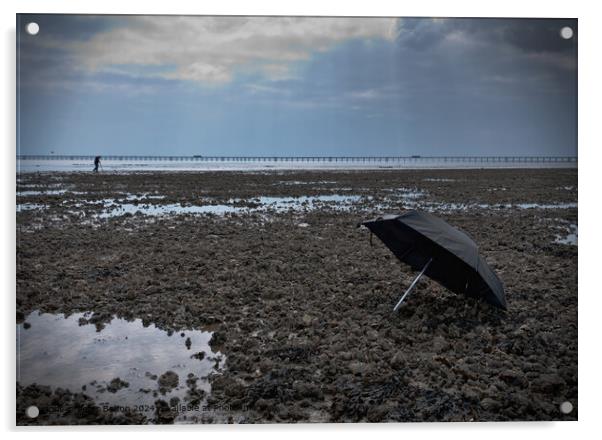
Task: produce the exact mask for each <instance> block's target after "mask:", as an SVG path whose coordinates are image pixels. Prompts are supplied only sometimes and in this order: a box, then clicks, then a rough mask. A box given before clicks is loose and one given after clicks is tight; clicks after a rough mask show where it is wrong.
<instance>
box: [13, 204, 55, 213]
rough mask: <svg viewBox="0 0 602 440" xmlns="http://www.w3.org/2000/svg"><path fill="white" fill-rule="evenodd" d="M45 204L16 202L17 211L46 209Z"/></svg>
mask: <svg viewBox="0 0 602 440" xmlns="http://www.w3.org/2000/svg"><path fill="white" fill-rule="evenodd" d="M46 208H48V206H47V205H41V204H39V203H18V204H17V212H21V211H31V210H34V209H46Z"/></svg>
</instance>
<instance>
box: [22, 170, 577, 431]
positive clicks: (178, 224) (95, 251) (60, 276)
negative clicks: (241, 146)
mask: <svg viewBox="0 0 602 440" xmlns="http://www.w3.org/2000/svg"><path fill="white" fill-rule="evenodd" d="M17 179H18V180H17V205H18V206H17V325H18V331H17V335H18V336H19V334H21V335H26V334H27V332H33V331H35V329H36V325H42V324H38V323H37V321H36V320H35V319H34V318H33V317H44V316H47V315H49V314H52V315H54V316H56V317H59V318H60V319H61V320H62V321H65V320H69V319H71V320H72V321H73V326H72V328H73V332H77V331H87V330H86V329H90V330H91V331H90V332H88V333H90V334H89V335H87V336H86V337H90V338H102V337H103V335H105V334H106V332H109V331H111V328H112V327H111V326H116V325H117V324H119V325H124V328H128V327H127V323H128V322H129V323H140V325H139V326H138V327H139V328H147V327H151V328H154V329H155V331H156V332H159V333H161V332H163V333H165V335H163V334H161V335H160V336H152V337H157V338H159V337H165V338H172V339H169V340H167V339H166V340H167V341H171V340H173V344H177V346H178V347H179V348H181V349H182V350H185V355H186V356H185V359H190V361H187V362H191V361H195V362H199V363H200V362H208V363H210V367H209V366H207V368H205V364H203V365H204V366H203V368H202V369H200V370H199V371H196V370H195V371H193V372H190V373H189V372H188V370H187V369H186V368H184V367H182V369H181V371H180V370H178V369H177V368H178V365H180V364H178V365H176V366H174V365H172V362H170V361H169V359H166V360H165V367H164V368H163V367H162V364H160V365H159V364H157V366H156V368H155V370H153V371H143V370H140V372H139V373H140V377H142V378H147V379H144V380H148V382H147V385H145V386H144V387H143V386H140V387H138V386H134V383H135V382H133V381H132V380H130V379H128V377H126V376H124V375H119V377H106V378H104V379H101V378H95V379H96V380H97V381H98V383H99V384H100V387H101V388H99V390H100V389H104V390H107V391H106V392H102V393H100V394H102V395H103V396H108V395H110V397H111V398H114V399H113V402H115V401H118V400H119V397H120V396H121V394H120V393H126V392H129V393H130V394H128V396H129V397H130V398H134V399H135V396H139V399H140V401H144V402H150V406H152V408H145V409H144V410H141V409H140V408H136V407H135V406H136V405H129V404H128V405H121V407H120V406H119V405H109V407H108V409H107V408H103V407H102V405H101V404H100V403H101V401H100V400H99V397H97V395H96V394H94V393H93V392H92V387H91V386H90V384H89V382H88V381H87V382H86V383H82V384H81V386H79V387H78V388H75V386H70V387H69V388H65V386H64V385H63V384H60V385H61V386H59V385H57V383H44V382H43V380H44V377H45V376H44V375H43V374H41V373H40V374H39V375H38V376H36V380H35V383H34V382H31V381H30V380H29V378H28V377H25V376H23V377H22V378H21V381H18V383H17V423H18V424H54V423H60V424H82V423H86V424H90V423H113V424H119V423H172V422H176V423H178V422H180V423H216V422H221V423H224V422H234V423H273V422H405V421H493V420H495V421H506V420H576V419H577V416H578V404H577V249H578V247H577V245H576V244H577V243H576V236H577V171H576V170H572V169H556V170H554V169H539V170H517V169H514V170H502V169H499V170H420V171H412V170H381V171H349V172H343V171H336V172H334V171H331V172H328V171H316V172H310V171H301V172H286V171H282V172H281V171H278V172H254V173H251V172H247V173H239V172H206V173H187V172H177V173H168V172H165V173H159V172H154V173H144V172H141V173H99V174H98V175H93V174H91V173H26V174H21V175H18V176H17ZM406 209H424V210H428V211H430V212H433V213H434V214H436V215H438V216H440V217H442V218H443V219H445V220H447V221H448V222H450V223H451V224H452V225H455V226H457V227H460V228H462V229H463V230H465V231H466V232H468V233H469V234H470V235H471V236H472V237H473V238H474V239H475V241H476V242H477V243H478V244H479V246H480V251H481V254H482V255H483V256H484V257H485V258H486V260H487V261H488V263H489V265H490V266H491V267H492V268H493V269H494V270H495V271H496V272H497V273H498V275H499V277H500V278H501V280H502V282H503V283H504V286H505V289H506V298H507V302H508V310H507V312H501V311H499V310H496V309H493V308H491V307H490V306H488V305H487V304H485V303H482V302H480V301H478V300H475V299H470V298H465V297H459V296H457V295H455V294H453V293H450V292H449V291H446V290H445V289H444V288H442V287H441V286H439V285H437V284H436V283H434V282H432V281H430V280H427V279H423V280H421V281H420V283H419V285H418V287H417V289H416V290H415V291H414V292H413V293H412V295H411V297H410V298H409V300H408V301H407V303H406V304H405V305H404V306H403V307H402V308H401V310H400V312H399V313H398V314H393V313H392V307H393V305H394V304H395V302H396V300H397V299H398V298H399V296H400V294H401V293H402V292H403V291H404V290H405V287H407V286H408V284H409V283H410V282H411V280H412V279H413V277H414V276H415V273H414V272H412V271H411V270H410V269H409V268H408V267H406V266H404V265H402V264H401V263H399V261H398V260H397V259H396V258H395V257H394V256H393V255H392V254H391V253H390V252H389V251H388V250H387V249H386V248H385V246H384V245H383V244H382V243H380V242H379V241H378V239H376V238H374V239H373V240H372V242H371V241H370V234H369V233H368V231H367V230H365V229H362V228H358V227H357V224H358V223H359V222H361V221H363V220H366V219H370V218H373V217H377V216H379V215H382V214H384V213H394V212H400V211H403V210H406ZM75 318H77V319H75ZM122 321H123V322H122ZM44 322H46V321H44ZM49 322H50V321H49ZM44 325H46V324H44ZM49 325H51V324H49ZM136 325H138V324H136ZM138 327H137V328H138ZM78 329H83V330H78ZM69 331H70V330H69V329H66V330H65V332H67V333H68V332H69ZM124 331H126V330H124ZM139 331H144V330H139ZM192 332H204V333H203V334H204V335H205V336H206V337H205V336H203V337H202V338H201V337H200V336H199V338H200V339H198V342H197V340H194V338H193V340H192V342H191V343H190V344H192V346H190V344H188V342H187V337H188V336H187V334H191V335H192V334H193V333H192ZM45 333H48V331H45ZM31 334H32V335H33V333H31ZM182 334H183V335H184V336H181V335H182ZM135 335H136V334H132V335H131V336H130V339H128V341H130V342H129V343H130V344H133V345H131V347H130V346H128V347H130V348H129V350H136V347H137V346H136V342H135V341H137V340H138V339H134V338H135V337H136V336H135ZM153 335H154V333H153ZM126 336H128V335H124V339H125V337H126ZM22 337H23V336H22ZM149 338H150V336H149V337H148V338H147V337H146V333H145V339H143V341H144V344H147V345H142V344H139V345H140V346H139V347H138V349H139V350H140V351H145V350H146V348H145V347H151V346H153V340H152V339H149ZM203 338H204V339H203ZM63 340H64V338H56V342H55V344H56V346H60V345H61V343H62V341H63ZM132 341H134V342H132ZM17 342H18V344H19V340H18V341H17ZM94 343H95V344H101V343H104V342H98V341H97V340H95V342H94ZM202 344H206V346H205V345H203V346H202V349H201V348H199V347H200V346H201V345H202ZM52 345H53V344H52V343H50V344H49V346H52ZM116 346H117V345H116ZM86 349H89V347H86ZM116 350H117V349H116ZM49 351H50V350H49ZM201 352H202V353H204V354H200V353H201ZM18 354H19V353H18V352H17V355H18ZM193 355H196V356H197V357H196V358H194V359H191V356H193ZM48 356H52V353H50V354H49V355H48ZM86 356H89V354H87V355H86ZM174 356H175V354H174ZM220 356H221V357H220ZM17 357H18V356H17ZM218 357H219V361H218ZM40 359H41V360H40V361H41V362H43V359H44V358H43V357H42V356H41V355H40ZM183 359H184V357H183ZM191 365H196V364H191ZM207 365H209V364H207ZM125 368H126V369H127V365H126V366H125ZM195 368H196V367H195ZM147 372H148V373H150V375H149V376H147V375H146V373H147ZM170 372H171V373H173V374H175V375H176V376H177V379H178V380H177V382H176V377H174V376H173V375H172V374H169V373H170ZM188 374H192V375H193V376H188ZM47 376H48V377H51V376H52V375H51V374H48V375H47ZM153 376H154V377H153ZM32 377H33V376H32ZM136 377H138V376H136ZM113 379H119V380H118V381H113ZM103 380H104V382H102V381H103ZM140 380H142V379H140ZM122 381H123V382H126V383H128V384H130V383H131V384H132V385H130V386H128V387H126V386H125V385H124V384H123V383H122ZM166 387H167V391H166V390H165V388H166ZM177 387H181V394H180V395H178V400H177V401H176V400H173V398H172V397H170V396H171V394H170V393H171V388H174V389H176V388H177ZM138 388H140V390H138ZM162 388H163V389H162ZM95 389H96V388H95ZM112 390H115V391H114V392H113V391H112ZM141 390H144V391H141ZM99 392H100V391H99ZM132 396H134V397H132ZM142 396H149V397H145V398H143V397H142ZM103 398H104V397H103ZM566 401H568V402H571V404H572V405H573V410H572V411H571V412H570V413H568V414H565V413H563V412H561V411H560V409H559V408H560V405H561V404H562V403H563V402H566ZM128 402H129V400H128ZM192 404H194V405H200V407H201V408H200V410H197V411H196V412H195V413H194V416H191V417H184V416H181V414H180V412H185V411H187V407H186V405H192ZM32 405H35V406H37V407H38V408H39V410H40V414H39V416H38V417H36V418H30V417H28V416H27V415H26V411H27V409H28V408H29V407H30V406H32Z"/></svg>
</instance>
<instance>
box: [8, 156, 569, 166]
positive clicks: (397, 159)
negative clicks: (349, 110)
mask: <svg viewBox="0 0 602 440" xmlns="http://www.w3.org/2000/svg"><path fill="white" fill-rule="evenodd" d="M94 157H95V156H90V155H54V154H53V155H29V154H28V155H17V160H71V161H86V162H92V161H93V160H94ZM101 157H102V160H103V161H126V162H127V161H131V162H137V161H142V162H157V161H159V162H162V161H168V162H332V163H339V162H340V163H358V162H359V163H371V162H379V163H383V162H384V163H407V164H411V163H429V162H444V163H445V162H450V163H509V164H510V163H575V164H576V163H577V157H576V156H122V155H119V156H116V155H111V154H107V155H102V156H101Z"/></svg>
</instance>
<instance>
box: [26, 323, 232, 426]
mask: <svg viewBox="0 0 602 440" xmlns="http://www.w3.org/2000/svg"><path fill="white" fill-rule="evenodd" d="M89 317H90V315H89V314H81V313H80V314H74V315H71V316H69V317H67V318H65V317H64V315H62V314H58V315H55V314H48V313H44V314H38V313H37V312H33V313H31V314H30V315H29V316H27V318H26V319H25V323H26V324H25V326H24V324H19V325H18V326H17V381H18V382H19V383H20V384H21V385H23V386H27V385H29V384H32V383H37V384H38V385H47V386H51V387H53V388H56V387H61V388H66V389H69V390H70V391H72V392H83V393H85V394H87V395H89V396H90V397H92V398H93V399H94V400H95V401H96V403H97V404H98V405H100V406H103V405H106V404H108V405H111V406H112V405H118V406H121V407H130V408H138V409H142V412H143V413H144V414H145V415H146V416H147V418H148V419H149V420H151V419H152V418H153V417H154V411H153V409H152V406H153V405H154V403H155V401H156V400H157V399H162V400H164V401H166V402H168V403H170V401H171V405H172V406H173V405H174V404H177V405H179V406H180V408H181V406H182V405H196V406H197V408H194V409H191V408H187V409H182V411H180V412H179V416H178V418H177V419H176V421H179V422H186V421H194V420H195V419H197V418H199V417H200V415H201V413H202V410H201V408H202V406H203V402H204V396H205V395H206V393H209V392H210V388H211V387H210V384H209V383H208V382H207V379H206V378H207V376H208V375H209V374H211V373H212V372H216V371H219V367H220V366H221V365H223V362H224V360H225V357H224V356H223V355H221V353H214V352H213V351H212V350H211V348H210V347H209V340H210V339H211V336H212V333H211V332H204V331H198V330H195V331H191V330H187V331H184V332H183V333H184V336H183V337H182V336H181V334H180V333H174V334H172V335H171V336H170V335H169V334H168V333H167V332H166V331H163V330H161V329H158V328H157V327H155V326H154V325H150V326H148V327H145V326H144V325H143V324H142V321H141V320H139V319H136V320H133V321H126V320H124V319H119V318H114V319H113V320H112V321H111V322H110V324H106V325H105V327H104V328H103V329H102V330H100V331H97V328H96V327H95V326H94V325H91V324H85V325H80V319H82V318H83V320H85V319H86V318H89ZM82 322H85V321H82ZM25 327H29V328H27V329H26V328H25ZM201 352H203V354H200V355H198V356H193V355H197V354H198V353H201ZM216 369H217V370H216ZM168 371H171V372H173V373H175V374H176V375H177V384H176V381H175V380H173V379H174V378H175V376H174V375H172V374H171V373H170V374H168V375H167V376H163V380H161V375H163V374H165V373H166V372H168ZM189 375H193V376H190V377H189ZM116 378H119V379H120V380H121V381H123V382H127V383H128V386H127V387H123V382H117V381H114V379H116ZM190 378H192V381H191V380H190ZM195 378H198V380H196V381H195V380H194V379H195ZM167 379H172V382H171V385H174V386H175V387H174V388H171V385H169V386H165V383H166V382H169V381H168V380H167ZM112 381H113V382H112ZM161 383H162V384H163V387H161V385H160V384H161ZM194 383H195V384H196V385H194ZM82 387H84V388H82ZM176 402H177V403H176ZM141 407H142V408H141ZM199 407H201V408H199Z"/></svg>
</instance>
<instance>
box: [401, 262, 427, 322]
mask: <svg viewBox="0 0 602 440" xmlns="http://www.w3.org/2000/svg"><path fill="white" fill-rule="evenodd" d="M432 261H433V259H432V258H431V259H430V260H429V261H428V262H427V263H426V264H425V265H424V267H423V268H422V272H420V273H419V274H418V276H417V277H416V278H414V281H412V284H410V287H408V290H406V291H405V293H404V294H403V296H402V297H401V299H400V300H399V301H398V302H397V304H396V305H395V307H393V311H394V312H396V311H397V309H398V308H399V306H400V305H401V303H402V302H403V300H404V299H405V297H406V296H408V293H410V292H411V291H412V289H413V288H414V286H415V285H416V283H417V282H418V280H419V279H420V277H422V275H424V272H426V269H427V268H428V267H429V265H430V264H431V262H432Z"/></svg>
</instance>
